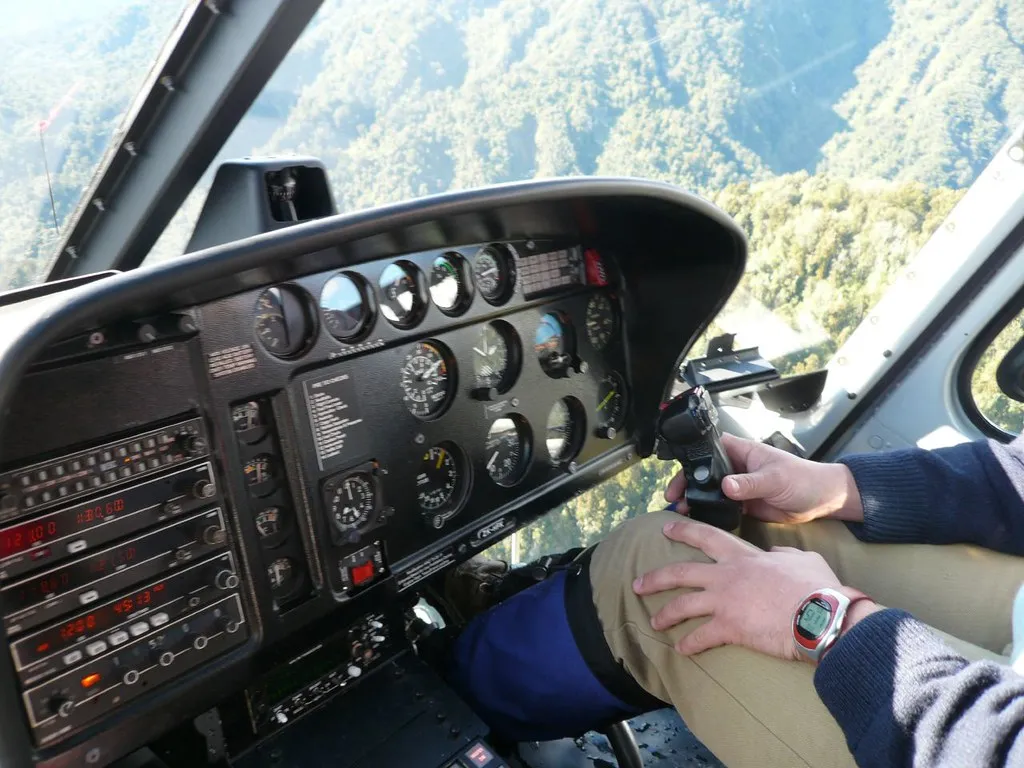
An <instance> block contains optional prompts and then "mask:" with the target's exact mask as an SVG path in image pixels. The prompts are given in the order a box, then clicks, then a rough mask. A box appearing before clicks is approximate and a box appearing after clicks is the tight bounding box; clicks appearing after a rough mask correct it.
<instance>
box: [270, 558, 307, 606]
mask: <svg viewBox="0 0 1024 768" xmlns="http://www.w3.org/2000/svg"><path fill="white" fill-rule="evenodd" d="M267 578H268V579H270V588H271V590H273V592H274V595H275V596H276V597H278V598H283V597H289V596H290V595H291V594H292V593H293V592H294V591H295V589H296V587H298V584H299V574H298V569H296V567H295V563H294V562H292V560H291V559H290V558H287V557H279V558H277V559H276V560H274V561H273V562H271V563H270V565H268V566H267Z"/></svg>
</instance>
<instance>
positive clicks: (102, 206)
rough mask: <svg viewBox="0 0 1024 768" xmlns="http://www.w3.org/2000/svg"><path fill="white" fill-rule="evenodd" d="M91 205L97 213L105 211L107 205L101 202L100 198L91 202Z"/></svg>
mask: <svg viewBox="0 0 1024 768" xmlns="http://www.w3.org/2000/svg"><path fill="white" fill-rule="evenodd" d="M92 204H93V207H94V208H95V209H96V210H97V211H105V210H107V204H106V203H104V202H103V198H102V197H97V198H96V199H95V200H93V201H92Z"/></svg>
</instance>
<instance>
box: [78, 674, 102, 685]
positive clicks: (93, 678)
mask: <svg viewBox="0 0 1024 768" xmlns="http://www.w3.org/2000/svg"><path fill="white" fill-rule="evenodd" d="M99 681H100V674H99V672H93V673H92V674H91V675H86V676H85V677H83V678H82V687H83V688H92V687H93V686H94V685H96V683H98V682H99Z"/></svg>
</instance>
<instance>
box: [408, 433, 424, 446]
mask: <svg viewBox="0 0 1024 768" xmlns="http://www.w3.org/2000/svg"><path fill="white" fill-rule="evenodd" d="M412 441H413V442H414V443H416V445H423V444H424V443H425V442H427V438H426V437H424V436H423V433H422V432H420V433H419V434H418V435H416V437H414V438H413V439H412Z"/></svg>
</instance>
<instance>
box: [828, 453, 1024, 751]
mask: <svg viewBox="0 0 1024 768" xmlns="http://www.w3.org/2000/svg"><path fill="white" fill-rule="evenodd" d="M842 462H843V463H844V464H846V465H847V466H848V467H849V468H850V470H851V471H852V473H853V476H854V479H855V480H856V483H857V487H858V489H859V490H860V494H861V500H862V502H863V505H864V522H863V524H860V523H858V524H856V525H851V526H850V527H851V529H852V530H853V532H854V534H855V535H856V536H858V538H860V539H862V540H864V541H871V542H889V543H894V542H903V543H928V544H951V543H972V544H979V545H981V546H983V547H988V548H989V549H994V550H998V551H1000V552H1006V553H1010V554H1014V555H1024V441H1022V439H1018V440H1017V441H1015V442H1014V443H1013V444H1011V445H1002V444H1000V443H996V442H977V443H966V444H964V445H958V446H955V447H952V448H943V449H939V450H935V451H923V450H918V449H910V450H901V451H895V452H889V453H880V454H866V455H857V456H850V457H847V458H844V459H842ZM853 586H856V585H853ZM978 599H979V600H984V599H985V596H984V595H981V594H979V595H978ZM1010 618H1011V617H1010V614H1009V607H1008V608H1007V616H1006V622H1007V626H1009V624H1010ZM814 683H815V687H816V688H817V690H818V694H819V695H820V696H821V699H822V701H824V703H825V705H826V706H827V707H828V709H829V711H830V712H831V713H832V715H833V717H835V719H836V720H837V721H838V723H839V725H840V726H841V727H842V729H843V733H844V734H845V735H846V740H847V744H848V745H849V747H850V750H851V752H852V753H853V755H854V758H855V759H856V761H857V763H858V765H862V766H894V765H925V766H933V765H941V766H947V765H948V766H995V765H1021V766H1024V677H1021V676H1019V675H1017V674H1015V673H1014V672H1013V670H1011V669H1010V668H1009V667H1004V666H1001V665H999V664H994V663H992V662H988V661H978V662H968V661H967V660H966V659H964V658H963V657H962V656H960V655H959V654H957V653H956V652H955V651H953V650H952V649H951V648H949V646H947V645H946V644H945V643H943V642H942V640H940V639H939V638H938V637H937V636H936V635H935V634H933V633H931V632H929V631H928V628H927V627H925V626H924V625H922V624H921V623H920V622H918V621H917V620H916V619H914V617H912V616H911V615H910V614H908V613H906V612H904V611H899V610H894V609H888V610H884V611H880V612H878V613H875V614H872V615H871V616H869V617H867V618H866V619H864V620H863V621H861V622H859V623H858V624H857V625H856V626H855V627H854V628H853V629H851V630H850V631H849V632H848V633H847V634H846V635H844V636H843V637H842V638H841V639H840V640H839V642H838V643H836V645H835V646H834V647H833V648H832V650H831V651H829V653H828V654H826V656H825V658H824V660H823V661H822V663H821V665H820V666H819V667H818V670H817V672H816V673H815V678H814Z"/></svg>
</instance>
